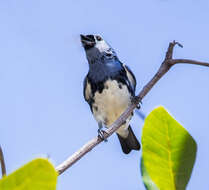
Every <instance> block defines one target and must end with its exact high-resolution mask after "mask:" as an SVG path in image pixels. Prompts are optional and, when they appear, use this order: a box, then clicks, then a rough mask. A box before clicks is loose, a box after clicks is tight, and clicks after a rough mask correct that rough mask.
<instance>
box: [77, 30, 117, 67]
mask: <svg viewBox="0 0 209 190" xmlns="http://www.w3.org/2000/svg"><path fill="white" fill-rule="evenodd" d="M80 36H81V43H82V46H83V47H84V49H85V52H86V57H87V59H88V62H89V63H95V62H97V61H99V62H103V61H105V60H111V59H114V58H116V57H117V56H116V53H115V51H114V50H113V49H112V48H111V46H110V45H109V44H107V43H106V42H105V41H104V40H103V39H102V37H100V36H99V35H82V34H81V35H80Z"/></svg>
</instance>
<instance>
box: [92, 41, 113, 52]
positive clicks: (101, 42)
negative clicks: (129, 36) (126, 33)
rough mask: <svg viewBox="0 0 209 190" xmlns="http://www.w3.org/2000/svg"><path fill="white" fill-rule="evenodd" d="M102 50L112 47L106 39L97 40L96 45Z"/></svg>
mask: <svg viewBox="0 0 209 190" xmlns="http://www.w3.org/2000/svg"><path fill="white" fill-rule="evenodd" d="M95 47H96V48H97V49H98V50H99V51H100V52H104V51H107V50H108V49H110V46H109V45H108V44H107V43H106V42H105V41H104V40H102V41H97V43H96V46H95Z"/></svg>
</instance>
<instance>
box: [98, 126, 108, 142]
mask: <svg viewBox="0 0 209 190" xmlns="http://www.w3.org/2000/svg"><path fill="white" fill-rule="evenodd" d="M105 133H106V132H105V131H104V130H102V129H98V137H99V138H101V139H102V140H104V142H107V139H106V138H105V137H104V134H105ZM106 134H107V133H106Z"/></svg>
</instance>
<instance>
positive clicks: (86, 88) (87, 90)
mask: <svg viewBox="0 0 209 190" xmlns="http://www.w3.org/2000/svg"><path fill="white" fill-rule="evenodd" d="M83 96H84V98H85V100H86V101H87V102H88V103H90V101H91V98H92V92H91V85H90V83H89V81H88V75H87V76H86V77H85V79H84V81H83Z"/></svg>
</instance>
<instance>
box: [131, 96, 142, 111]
mask: <svg viewBox="0 0 209 190" xmlns="http://www.w3.org/2000/svg"><path fill="white" fill-rule="evenodd" d="M131 102H132V103H133V104H137V106H136V108H137V109H140V108H141V104H142V101H141V100H140V99H139V97H138V96H133V97H132V98H131Z"/></svg>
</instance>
